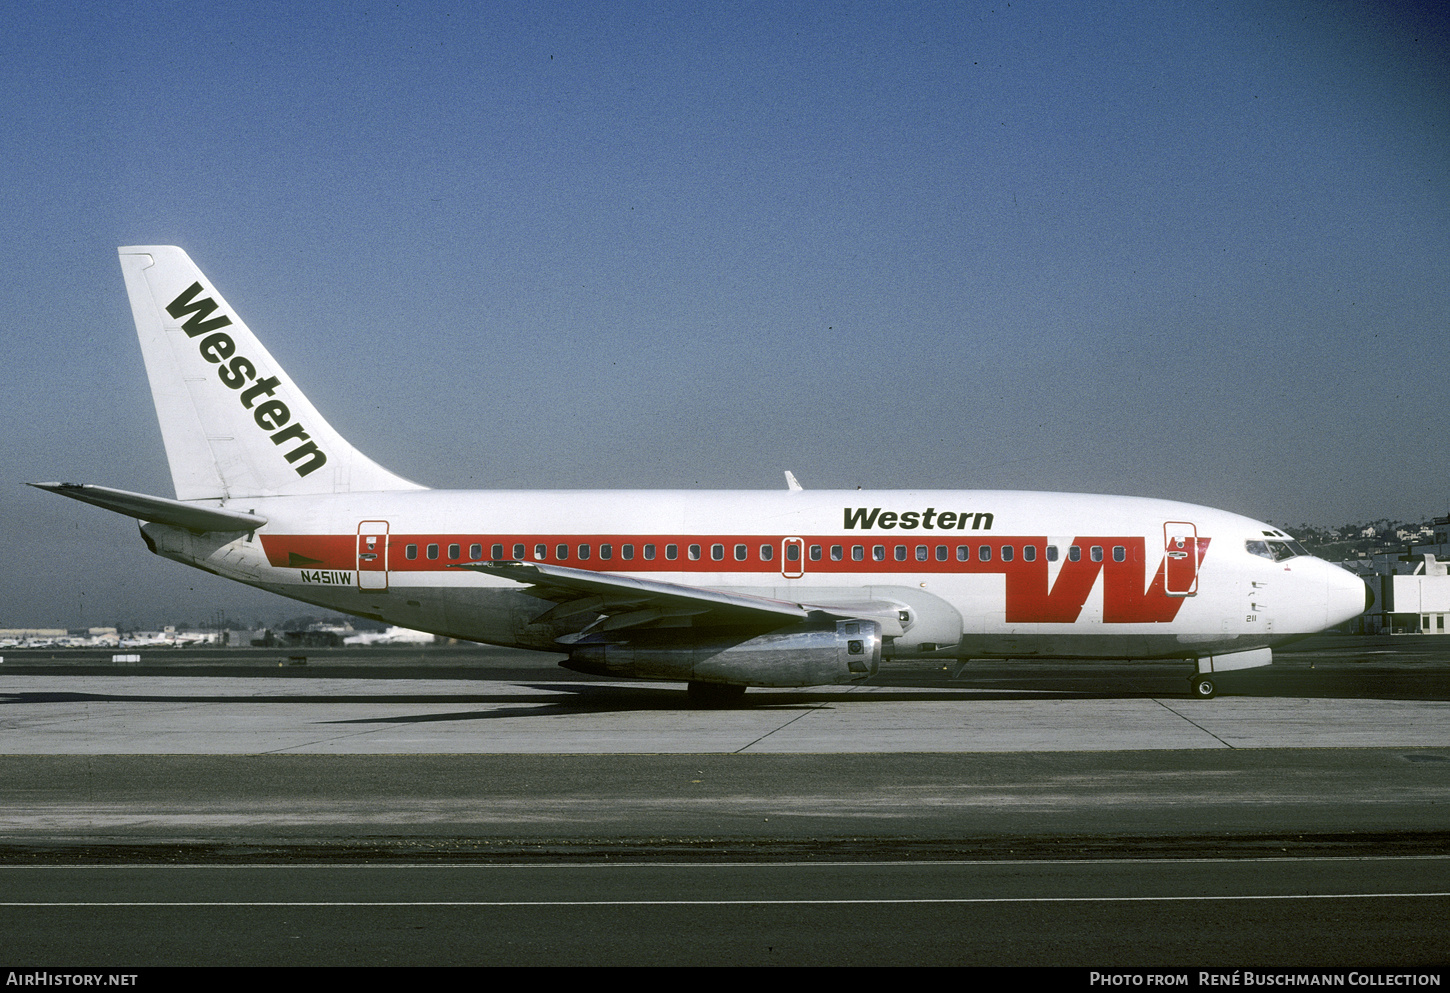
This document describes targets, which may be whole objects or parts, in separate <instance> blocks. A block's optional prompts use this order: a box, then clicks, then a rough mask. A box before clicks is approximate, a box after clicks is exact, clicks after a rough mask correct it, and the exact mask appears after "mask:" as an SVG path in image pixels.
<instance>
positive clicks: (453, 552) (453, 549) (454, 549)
mask: <svg viewBox="0 0 1450 993" xmlns="http://www.w3.org/2000/svg"><path fill="white" fill-rule="evenodd" d="M461 551H462V549H461V548H460V547H459V546H457V545H449V546H448V557H449V558H450V559H456V558H458V556H459V554H460V552H461Z"/></svg>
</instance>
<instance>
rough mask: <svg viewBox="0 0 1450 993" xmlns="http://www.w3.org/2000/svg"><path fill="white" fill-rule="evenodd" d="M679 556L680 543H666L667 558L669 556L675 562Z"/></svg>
mask: <svg viewBox="0 0 1450 993" xmlns="http://www.w3.org/2000/svg"><path fill="white" fill-rule="evenodd" d="M679 557H680V546H679V545H666V546H665V558H667V559H669V560H670V561H671V562H673V561H674V560H675V559H677V558H679Z"/></svg>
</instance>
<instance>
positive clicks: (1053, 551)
mask: <svg viewBox="0 0 1450 993" xmlns="http://www.w3.org/2000/svg"><path fill="white" fill-rule="evenodd" d="M1047 561H1049V562H1056V561H1057V546H1056V545H1048V546H1047Z"/></svg>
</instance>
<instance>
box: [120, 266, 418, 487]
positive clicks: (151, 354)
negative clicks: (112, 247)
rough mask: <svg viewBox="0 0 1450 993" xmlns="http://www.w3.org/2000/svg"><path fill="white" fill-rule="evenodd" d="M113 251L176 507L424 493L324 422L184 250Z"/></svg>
mask: <svg viewBox="0 0 1450 993" xmlns="http://www.w3.org/2000/svg"><path fill="white" fill-rule="evenodd" d="M119 252H120V256H121V271H122V273H123V274H124V275H125V277H126V293H127V295H128V296H129V297H130V298H131V312H132V314H133V315H134V317H135V319H136V333H137V335H138V336H139V337H140V339H141V352H142V354H143V355H144V357H145V359H146V374H147V376H148V377H149V378H150V380H151V396H152V398H153V400H155V403H156V416H157V418H158V420H160V422H161V437H162V439H163V441H164V442H165V444H166V458H167V461H168V462H170V464H171V478H172V482H173V483H174V484H175V486H176V498H177V499H178V500H202V499H216V498H223V499H225V498H232V497H248V496H283V495H301V494H318V493H348V492H361V491H375V490H421V489H426V487H423V486H419V485H418V484H417V483H412V482H409V481H408V480H406V479H403V478H402V477H401V476H397V475H394V474H393V473H391V472H389V471H388V470H386V469H384V468H383V467H382V466H380V465H378V464H377V463H376V462H374V461H373V460H372V459H370V458H368V457H367V456H366V455H364V454H363V453H362V452H359V451H358V450H357V449H356V448H353V447H352V445H350V444H348V442H347V441H346V440H345V439H344V438H343V437H342V435H340V434H338V433H337V431H336V430H335V429H334V428H333V427H332V425H330V424H328V423H327V421H325V420H323V418H322V415H321V414H319V413H318V412H317V409H316V408H315V407H313V406H312V404H311V403H310V402H309V401H308V400H307V398H306V397H305V396H303V395H302V392H301V391H300V390H299V389H298V388H297V386H296V384H294V383H293V382H292V379H291V377H289V376H288V375H287V373H286V372H285V371H283V369H282V367H281V366H280V365H278V364H277V360H276V359H274V358H272V356H271V355H270V354H269V353H268V352H267V350H266V349H265V348H263V347H262V343H261V342H260V341H258V340H257V338H256V336H255V335H253V334H252V332H251V330H250V329H249V328H248V327H247V326H246V324H244V323H243V322H242V319H241V317H239V316H238V315H237V312H236V311H235V310H233V309H232V308H231V307H230V306H229V305H228V304H227V302H226V301H225V300H224V299H222V295H221V294H220V293H218V292H217V291H216V288H215V287H213V286H212V284H211V283H210V282H209V281H208V280H207V278H206V276H204V275H202V272H201V270H200V269H198V268H197V267H196V264H195V263H194V262H192V261H191V259H190V258H189V257H188V256H187V254H186V253H185V252H183V251H182V250H181V249H179V248H175V247H172V246H140V247H132V248H122V249H119Z"/></svg>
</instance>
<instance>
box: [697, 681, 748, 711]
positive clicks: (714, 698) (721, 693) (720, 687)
mask: <svg viewBox="0 0 1450 993" xmlns="http://www.w3.org/2000/svg"><path fill="white" fill-rule="evenodd" d="M686 692H687V693H688V694H689V697H690V706H691V707H694V708H695V709H696V710H719V709H721V708H723V707H734V706H736V705H737V704H739V703H740V700H741V698H742V697H744V696H745V687H744V686H737V685H735V684H734V683H700V682H694V683H690V684H689V687H688V688H687V690H686Z"/></svg>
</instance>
